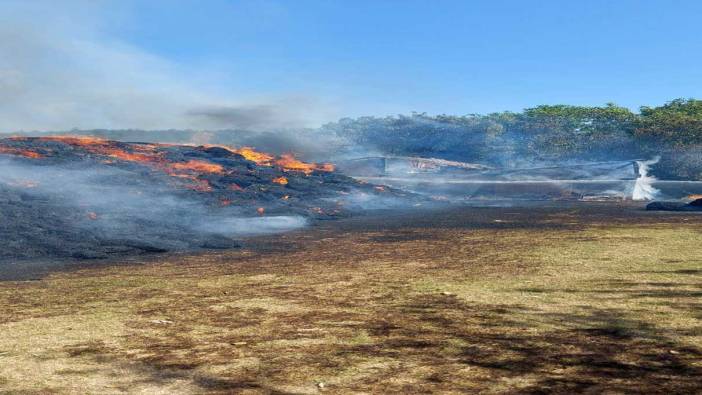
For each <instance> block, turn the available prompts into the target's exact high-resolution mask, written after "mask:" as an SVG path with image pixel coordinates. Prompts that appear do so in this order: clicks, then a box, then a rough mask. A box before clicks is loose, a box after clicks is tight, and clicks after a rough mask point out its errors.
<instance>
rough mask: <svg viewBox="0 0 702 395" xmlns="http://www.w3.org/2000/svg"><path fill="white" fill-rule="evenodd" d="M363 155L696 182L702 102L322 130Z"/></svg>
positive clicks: (411, 118) (406, 118)
mask: <svg viewBox="0 0 702 395" xmlns="http://www.w3.org/2000/svg"><path fill="white" fill-rule="evenodd" d="M321 130H322V131H323V132H324V133H328V134H334V135H337V136H340V137H344V138H345V139H347V140H349V141H350V143H351V145H352V146H354V147H358V146H361V147H364V148H365V149H367V150H368V152H370V153H373V152H375V153H379V154H390V155H418V156H432V157H439V158H444V159H451V160H462V161H470V162H482V163H487V164H491V165H496V166H506V167H510V166H520V165H522V164H523V163H524V162H525V161H528V162H563V161H571V162H577V161H605V160H627V159H648V158H651V157H653V156H657V155H660V156H661V157H662V159H661V162H660V164H659V165H658V166H656V168H655V169H654V171H655V173H656V175H657V176H659V177H661V178H668V179H702V100H696V99H676V100H672V101H670V102H668V103H666V104H664V105H662V106H658V107H641V108H640V109H639V112H632V111H631V110H629V109H628V108H625V107H620V106H617V105H615V104H613V103H608V104H606V105H604V106H594V107H588V106H571V105H541V106H537V107H533V108H528V109H525V110H523V111H522V112H500V113H492V114H487V115H480V114H469V115H463V116H454V115H436V116H430V115H427V114H425V113H412V114H410V115H399V116H389V117H360V118H356V119H350V118H343V119H341V120H339V121H338V122H333V123H329V124H326V125H324V126H322V128H321Z"/></svg>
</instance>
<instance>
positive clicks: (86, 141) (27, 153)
mask: <svg viewBox="0 0 702 395" xmlns="http://www.w3.org/2000/svg"><path fill="white" fill-rule="evenodd" d="M30 139H33V138H28V137H13V138H10V140H14V141H28V140H30ZM36 140H39V141H52V142H60V143H63V144H68V145H72V146H75V147H80V148H81V149H82V150H84V151H86V152H88V153H91V154H94V155H99V156H102V157H103V158H99V159H98V160H100V161H101V162H102V163H105V164H112V163H115V162H116V161H125V162H134V163H140V164H143V165H147V166H149V167H151V168H154V169H156V170H159V171H162V172H164V173H166V174H168V175H169V176H172V177H175V178H178V179H183V180H187V181H186V185H185V187H186V188H190V189H193V190H196V191H201V192H209V191H212V190H213V187H212V185H211V184H210V182H209V181H208V180H205V179H203V178H202V177H201V176H202V175H204V174H226V169H225V168H224V166H222V165H220V164H217V163H212V162H209V161H206V160H196V159H191V160H187V161H183V162H174V161H172V160H170V159H169V158H168V157H167V151H166V150H163V149H162V148H163V147H168V146H171V144H146V143H120V142H117V141H111V140H106V139H104V138H100V137H92V136H45V137H38V138H36ZM200 147H201V148H202V147H205V148H208V147H219V148H223V149H226V150H228V151H229V152H232V153H235V154H239V155H241V156H243V157H244V158H245V159H247V160H249V161H252V162H254V163H256V164H257V165H260V166H275V167H278V168H280V169H281V170H283V171H296V172H302V173H304V174H306V175H310V174H311V173H312V172H314V171H324V172H331V171H334V165H332V164H330V163H322V164H317V163H307V162H303V161H300V160H298V159H297V158H295V156H294V155H293V154H283V155H281V156H280V157H275V156H274V155H271V154H268V153H265V152H260V151H256V150H255V149H254V148H252V147H241V148H233V147H227V146H221V145H205V146H200ZM2 153H7V154H11V155H18V156H24V157H27V158H42V157H44V156H45V155H44V154H42V153H39V152H35V151H32V150H26V149H21V148H15V147H12V146H7V145H2V143H0V154H2ZM271 181H272V182H273V183H276V184H279V185H287V184H288V182H289V181H288V178H287V177H284V176H279V177H275V178H273V179H272V180H271ZM228 188H229V189H230V190H234V191H243V188H241V187H240V186H238V185H236V184H230V185H229V187H228Z"/></svg>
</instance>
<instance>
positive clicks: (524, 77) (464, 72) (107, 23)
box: [0, 0, 702, 126]
mask: <svg viewBox="0 0 702 395" xmlns="http://www.w3.org/2000/svg"><path fill="white" fill-rule="evenodd" d="M0 1H2V0H0ZM56 3H57V2H54V3H52V2H39V1H38V2H37V3H36V4H35V5H36V7H34V8H33V11H32V12H33V13H34V15H36V14H37V11H41V12H43V13H45V14H46V15H45V18H46V20H45V22H44V26H43V27H42V26H37V28H40V29H44V28H45V29H51V28H52V26H53V25H62V26H63V27H62V28H61V32H62V34H60V35H59V36H60V37H63V39H65V40H68V41H70V40H82V39H84V38H85V37H89V39H88V40H87V41H88V42H90V43H92V45H94V46H97V47H105V48H109V52H114V50H115V48H118V49H119V50H120V51H122V50H123V49H124V48H127V49H128V50H127V52H129V53H132V54H136V55H135V56H134V58H135V59H136V60H133V63H139V62H142V63H154V62H155V63H157V64H158V66H156V67H155V69H157V71H154V67H152V66H148V67H145V68H146V69H148V72H149V73H151V74H150V75H154V74H155V75H157V76H159V78H161V77H163V78H166V76H167V79H168V81H169V83H171V84H173V85H179V86H181V85H182V86H181V88H183V91H193V90H197V91H198V94H199V95H201V97H207V98H208V99H207V100H205V101H203V103H204V102H207V105H213V104H212V103H215V102H216V98H220V99H222V101H223V103H225V102H226V106H232V105H237V106H243V107H244V108H246V106H259V105H263V104H261V103H268V102H274V103H276V106H285V105H286V104H288V103H305V105H304V106H302V107H301V108H300V109H299V111H298V112H300V113H305V112H306V113H315V114H312V115H310V114H307V115H306V116H303V117H301V118H300V119H298V121H300V122H301V123H309V124H318V123H320V122H324V121H327V120H331V119H335V118H337V117H340V116H359V115H387V114H397V113H408V112H410V111H420V112H422V111H426V112H429V113H449V114H467V113H486V112H493V111H502V110H513V111H519V110H521V109H522V108H525V107H530V106H535V105H538V104H546V103H547V104H555V103H566V104H580V105H599V104H604V103H606V102H615V103H617V104H620V105H624V106H627V107H630V108H632V109H637V108H638V107H639V106H641V105H657V104H662V103H663V102H665V101H667V100H670V99H673V98H677V97H700V96H702V95H701V93H702V67H700V64H701V63H702V35H700V34H699V21H701V20H702V2H700V1H672V0H671V1H645V0H640V1H448V0H445V1H428V0H426V1H412V0H409V1H407V0H405V1H399V0H386V1H382V0H375V1H361V0H354V1H332V0H329V1H321V0H319V1H311V0H296V1H292V0H290V1H273V0H260V1H235V0H208V1H189V0H170V1H167V0H148V1H146V0H145V1H134V0H126V1H103V2H87V3H82V2H75V3H74V2H70V3H71V4H74V6H73V7H59V8H61V9H59V8H57V7H55V6H54V5H52V4H56ZM20 8H21V7H20ZM25 14H28V13H27V12H25ZM56 15H59V16H62V17H61V18H60V17H57V16H56ZM0 17H2V12H1V11H0ZM0 22H2V20H0ZM75 22H77V23H75ZM72 23H75V25H73V24H72ZM37 24H39V23H37ZM47 24H48V27H47ZM81 24H84V25H86V26H87V27H76V26H79V25H81ZM66 26H68V27H66ZM63 56H65V57H66V58H70V56H72V55H70V54H69V55H65V54H64V55H63ZM70 62H71V60H70V59H68V61H67V63H70ZM59 63H63V62H59ZM0 66H1V65H0ZM69 67H70V66H69ZM81 67H85V65H83V66H81ZM91 67H92V68H100V67H103V66H102V65H101V64H100V63H99V61H96V62H95V64H93V65H92V66H91ZM104 67H106V68H110V67H112V66H110V65H104ZM134 68H135V70H133V71H132V72H133V73H134V75H135V78H137V80H139V78H138V77H139V76H137V74H138V73H139V72H140V71H139V70H138V69H139V67H136V66H135V67H134ZM110 70H112V69H110ZM163 70H165V71H163ZM118 73H119V72H118ZM146 74H148V73H146ZM109 75H110V76H111V75H114V72H113V71H111V72H110V74H109ZM129 76H130V75H129V74H128V73H127V76H121V77H120V78H127V77H129ZM145 80H149V81H151V80H153V78H142V79H141V80H140V81H145ZM127 82H129V81H127ZM127 82H125V83H127ZM142 84H143V83H142V82H139V83H133V84H132V86H133V87H137V86H140V85H142ZM115 85H116V87H117V88H119V82H118V83H115ZM159 89H160V88H156V93H154V92H149V94H150V95H154V96H155V95H156V94H157V92H158V91H159ZM131 90H132V91H133V90H134V89H131ZM162 91H164V92H169V91H171V89H169V88H167V89H163V90H162ZM142 96H143V95H142ZM142 96H140V97H142ZM183 106H184V105H183ZM181 107H182V106H181ZM293 107H294V106H293ZM182 108H184V107H182ZM296 111H297V110H296ZM117 118H118V117H117ZM98 119H99V118H98ZM76 122H77V123H80V122H78V121H74V123H76ZM174 122H175V121H174ZM117 124H118V125H119V122H117ZM176 126H177V125H176Z"/></svg>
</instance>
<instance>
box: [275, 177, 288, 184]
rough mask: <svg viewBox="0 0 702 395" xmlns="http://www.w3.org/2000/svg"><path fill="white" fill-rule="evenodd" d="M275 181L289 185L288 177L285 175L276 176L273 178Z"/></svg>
mask: <svg viewBox="0 0 702 395" xmlns="http://www.w3.org/2000/svg"><path fill="white" fill-rule="evenodd" d="M273 182H274V183H276V184H280V185H287V184H288V179H287V178H285V177H276V178H274V179H273Z"/></svg>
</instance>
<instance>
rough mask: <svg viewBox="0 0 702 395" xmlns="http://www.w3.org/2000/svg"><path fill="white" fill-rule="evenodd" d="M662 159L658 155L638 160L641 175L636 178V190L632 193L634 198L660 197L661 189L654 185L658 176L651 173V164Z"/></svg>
mask: <svg viewBox="0 0 702 395" xmlns="http://www.w3.org/2000/svg"><path fill="white" fill-rule="evenodd" d="M660 160H661V157H660V156H657V157H655V158H653V159H651V160H646V161H638V162H636V163H637V164H638V166H639V177H638V178H637V179H636V183H635V184H634V191H633V193H632V195H631V198H632V199H633V200H653V199H656V198H657V197H658V195H659V194H660V191H659V190H658V189H656V188H654V187H653V182H654V181H656V177H654V176H652V175H649V171H650V169H651V166H652V165H655V164H656V163H658V161H660Z"/></svg>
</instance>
